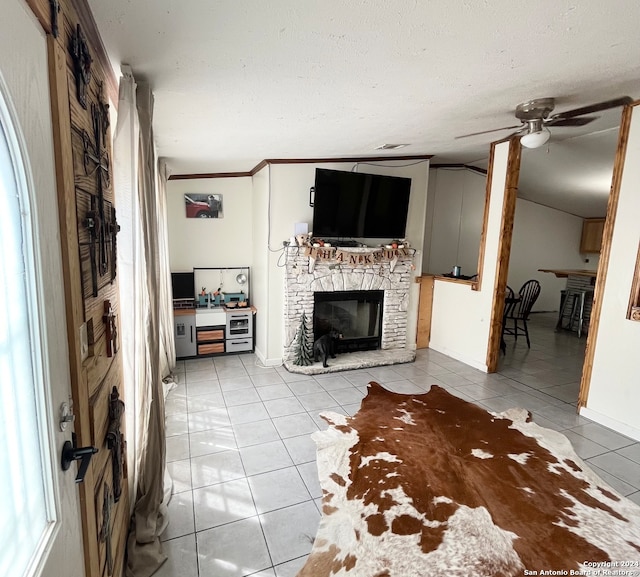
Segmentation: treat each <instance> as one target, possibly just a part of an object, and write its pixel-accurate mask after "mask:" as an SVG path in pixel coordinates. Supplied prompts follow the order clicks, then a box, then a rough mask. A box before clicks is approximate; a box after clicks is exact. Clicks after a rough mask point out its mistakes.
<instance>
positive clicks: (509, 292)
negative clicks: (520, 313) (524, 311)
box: [504, 285, 517, 317]
mask: <svg viewBox="0 0 640 577" xmlns="http://www.w3.org/2000/svg"><path fill="white" fill-rule="evenodd" d="M514 296H515V295H514V294H513V289H512V288H511V287H510V286H509V285H507V286H506V288H505V291H504V298H505V305H504V316H505V317H511V315H512V314H513V309H514V308H515V306H516V304H517V303H516V302H515V301H514V300H513V298H514Z"/></svg>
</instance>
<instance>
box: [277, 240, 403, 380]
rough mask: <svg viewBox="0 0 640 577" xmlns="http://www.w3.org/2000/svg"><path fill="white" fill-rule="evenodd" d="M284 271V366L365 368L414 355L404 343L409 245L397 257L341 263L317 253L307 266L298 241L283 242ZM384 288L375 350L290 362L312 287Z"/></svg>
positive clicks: (292, 368)
mask: <svg viewBox="0 0 640 577" xmlns="http://www.w3.org/2000/svg"><path fill="white" fill-rule="evenodd" d="M379 250H380V249H371V248H345V249H344V251H347V252H349V253H361V254H364V255H367V254H373V253H374V252H379ZM285 251H286V253H285V255H286V267H285V268H286V277H285V306H284V310H285V319H284V320H285V346H284V359H283V360H284V366H285V368H286V369H287V370H289V371H290V372H296V373H305V374H315V373H323V372H332V371H340V370H346V369H353V368H365V367H373V366H381V365H390V364H396V363H406V362H411V361H413V360H415V347H407V317H408V315H407V309H408V304H409V291H410V288H411V281H412V279H413V276H414V272H413V270H414V267H413V257H412V255H411V254H408V251H402V252H398V253H397V255H396V258H393V259H392V260H391V259H382V260H379V261H377V262H375V263H373V264H368V263H359V264H357V265H351V264H345V263H341V262H338V261H337V260H335V259H331V258H318V259H316V261H315V263H314V267H313V268H312V270H310V267H309V257H308V256H305V249H304V248H303V247H288V248H286V249H285ZM368 290H383V291H384V308H383V313H382V339H381V348H380V349H378V350H376V351H366V352H354V353H345V354H342V355H339V356H338V358H337V359H335V360H334V359H330V360H329V367H328V368H323V367H322V363H314V364H313V365H310V366H306V367H305V366H298V365H295V364H294V362H293V361H294V359H295V353H296V335H297V332H298V329H299V328H300V320H301V318H302V315H303V313H304V314H305V315H306V317H307V319H309V320H310V319H312V318H313V307H314V298H313V295H314V293H315V292H325V291H368Z"/></svg>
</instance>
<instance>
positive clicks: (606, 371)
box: [581, 107, 640, 441]
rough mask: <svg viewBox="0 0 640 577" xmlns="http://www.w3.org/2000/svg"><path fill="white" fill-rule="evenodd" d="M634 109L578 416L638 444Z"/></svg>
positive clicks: (639, 239) (637, 145)
mask: <svg viewBox="0 0 640 577" xmlns="http://www.w3.org/2000/svg"><path fill="white" fill-rule="evenodd" d="M639 183H640V109H639V108H638V107H635V108H634V113H633V117H632V121H631V130H630V133H629V140H628V144H627V154H626V158H625V163H624V172H623V175H622V185H621V189H620V199H619V201H618V209H617V213H616V221H615V229H614V233H613V239H612V243H611V254H610V260H609V267H608V269H607V280H606V286H605V289H604V292H603V301H602V311H601V314H600V325H599V327H598V332H597V334H596V335H595V339H596V344H595V355H594V359H593V371H592V374H591V386H590V389H589V398H588V400H587V407H586V408H583V409H582V410H581V414H584V416H586V417H588V418H590V419H593V420H595V421H597V422H599V423H601V424H603V425H606V426H608V427H611V428H612V429H615V430H617V431H619V432H621V433H623V434H626V435H628V436H631V437H633V438H635V439H636V440H639V441H640V413H639V412H638V407H640V365H638V351H640V322H634V321H630V320H627V318H626V316H627V307H628V305H629V297H630V295H631V282H632V279H633V271H634V268H635V262H636V256H637V254H638V245H639V243H640V226H639V225H638V215H639V214H640V194H638V185H639Z"/></svg>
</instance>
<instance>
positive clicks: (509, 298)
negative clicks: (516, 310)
mask: <svg viewBox="0 0 640 577" xmlns="http://www.w3.org/2000/svg"><path fill="white" fill-rule="evenodd" d="M516 303H517V301H516V299H515V297H514V294H513V289H512V288H511V287H510V286H509V285H507V287H506V289H505V291H504V312H503V313H502V334H501V335H500V350H501V351H502V352H503V353H504V354H506V353H507V343H506V342H505V340H504V335H505V328H506V325H507V317H508V316H509V314H510V313H511V311H512V310H513V307H514V306H515V305H516Z"/></svg>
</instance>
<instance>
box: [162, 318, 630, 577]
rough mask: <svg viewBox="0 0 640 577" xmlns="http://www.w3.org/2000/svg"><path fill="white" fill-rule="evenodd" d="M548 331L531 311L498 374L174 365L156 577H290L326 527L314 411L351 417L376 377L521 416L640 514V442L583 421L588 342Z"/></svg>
mask: <svg viewBox="0 0 640 577" xmlns="http://www.w3.org/2000/svg"><path fill="white" fill-rule="evenodd" d="M554 323H555V317H554V315H543V314H541V315H533V318H532V320H531V322H530V332H531V341H532V345H531V349H528V348H527V346H526V342H525V340H524V338H522V337H521V338H519V339H518V342H517V344H516V343H515V342H514V341H513V337H507V339H509V340H508V341H507V352H506V355H504V356H503V357H501V362H500V370H499V372H498V373H496V374H494V375H487V374H484V373H482V372H480V371H478V370H475V369H473V368H471V367H469V366H468V365H465V364H463V363H461V362H459V361H456V360H454V359H451V358H450V357H447V356H445V355H442V354H439V353H437V352H435V351H432V350H421V351H419V352H418V355H417V359H416V362H414V363H409V364H402V365H393V366H387V367H379V368H369V369H367V370H351V371H344V372H341V373H331V374H326V375H316V376H315V377H311V376H306V375H297V374H291V373H289V372H287V371H286V370H285V369H283V368H281V367H278V368H264V367H260V366H257V365H256V358H255V356H254V355H252V354H247V355H239V356H227V357H216V358H208V359H198V360H190V361H185V362H180V363H178V368H177V376H178V379H179V383H180V384H179V385H178V387H177V388H176V389H174V390H173V391H171V392H170V393H169V396H168V398H167V403H166V411H167V460H168V467H169V469H170V472H171V475H172V476H173V479H174V487H173V493H174V494H173V496H172V499H171V503H170V504H169V514H170V524H169V526H168V528H167V530H166V531H165V533H164V535H163V541H164V547H165V550H166V551H167V553H168V555H169V560H168V561H167V562H166V563H165V565H163V567H162V568H161V569H160V571H159V572H158V573H157V575H158V576H159V577H178V576H180V577H236V576H238V577H241V576H245V575H255V576H256V577H293V576H294V575H295V574H296V573H297V571H298V570H299V568H300V567H301V566H302V565H303V563H304V561H305V559H306V556H307V554H308V553H309V551H310V549H311V541H312V538H313V536H314V535H315V533H316V530H317V526H318V522H319V520H320V512H319V507H320V496H321V490H320V484H319V482H318V478H317V469H316V465H315V445H314V443H313V441H312V440H311V438H310V434H311V433H313V432H314V431H317V430H318V429H319V428H325V426H326V424H325V423H324V421H322V419H320V418H319V416H318V413H319V412H321V411H323V410H325V409H328V410H332V411H335V412H339V413H345V414H349V415H352V414H354V413H355V412H356V411H357V410H358V408H359V405H360V400H361V399H362V398H363V397H364V396H365V394H366V384H367V383H368V382H369V381H370V380H376V381H378V382H380V383H381V384H383V385H385V386H386V387H388V388H389V389H390V390H393V391H395V392H399V393H406V394H412V393H424V392H426V391H427V390H428V389H429V387H430V386H431V385H432V384H438V385H441V386H443V387H445V388H446V389H448V390H449V391H450V392H452V393H453V394H456V395H458V396H459V397H462V398H464V399H467V400H470V401H473V402H476V403H478V404H479V405H481V406H484V407H485V408H487V409H489V410H495V411H502V410H505V409H507V408H510V407H513V406H522V407H525V408H527V409H529V410H530V411H532V413H533V416H534V420H535V421H536V422H538V423H539V424H540V425H542V426H545V427H549V428H552V429H556V430H559V431H562V432H563V433H564V434H565V435H567V437H569V439H570V440H571V442H572V443H573V445H574V447H575V449H576V452H577V453H578V455H580V456H581V457H582V458H583V459H584V460H586V461H587V462H588V463H589V465H590V466H591V467H592V468H593V469H594V470H595V471H596V472H597V473H598V474H599V475H600V476H601V477H603V478H604V479H605V480H606V481H607V482H608V483H609V484H611V485H612V486H613V487H614V488H615V489H617V490H618V491H619V492H620V493H622V494H624V495H627V496H629V497H630V498H631V499H633V500H634V501H635V502H637V503H639V504H640V443H637V442H634V441H633V440H632V439H629V438H627V437H624V436H622V435H620V434H618V433H616V432H614V431H611V430H609V429H607V428H605V427H603V426H601V425H598V424H596V423H593V422H591V421H589V420H588V419H585V418H584V417H580V416H579V415H577V414H576V408H575V405H576V401H577V396H578V389H579V381H580V374H581V371H582V360H583V356H584V346H585V339H584V337H583V338H582V339H578V338H577V337H576V336H575V335H574V334H571V333H566V332H563V333H554V331H553V326H554Z"/></svg>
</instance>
